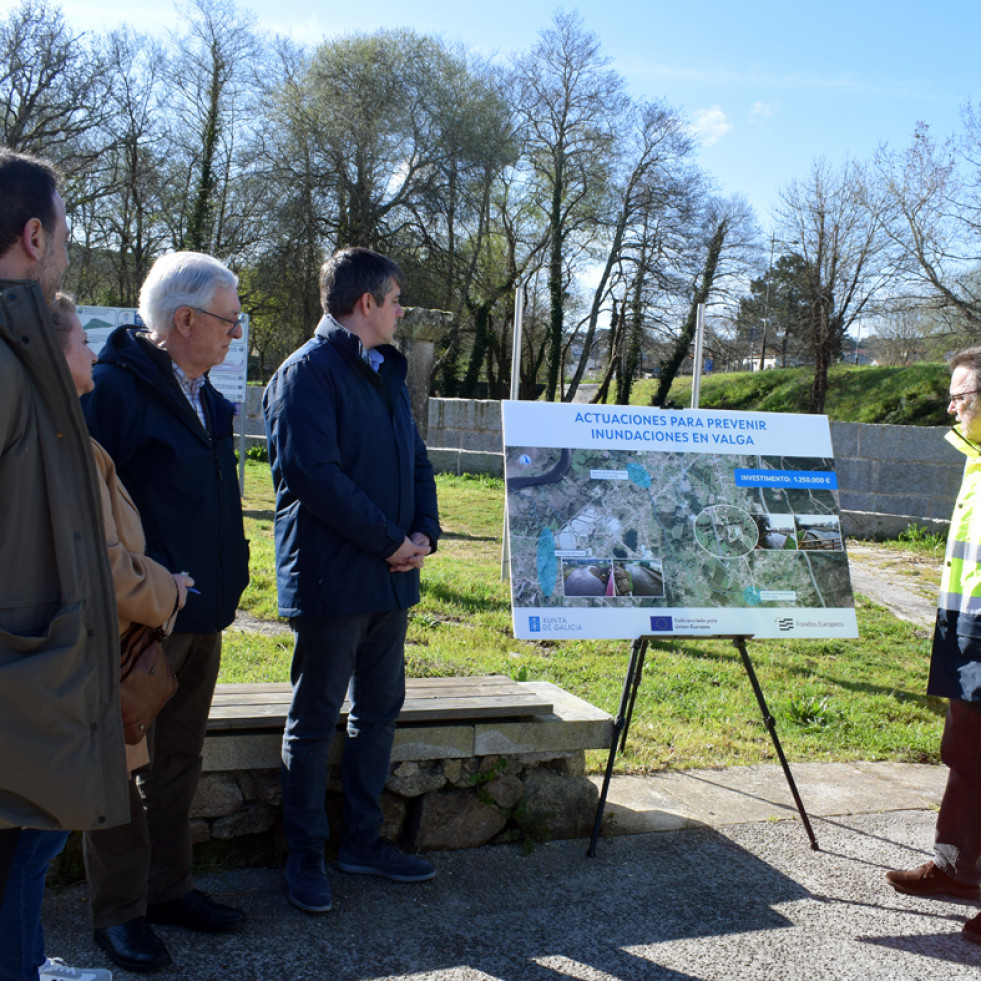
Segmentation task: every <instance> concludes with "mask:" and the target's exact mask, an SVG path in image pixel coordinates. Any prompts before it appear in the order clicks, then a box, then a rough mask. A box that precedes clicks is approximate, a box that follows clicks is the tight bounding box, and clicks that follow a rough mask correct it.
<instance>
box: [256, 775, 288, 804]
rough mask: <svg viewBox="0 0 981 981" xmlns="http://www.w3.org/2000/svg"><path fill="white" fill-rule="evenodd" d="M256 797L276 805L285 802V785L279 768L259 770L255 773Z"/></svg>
mask: <svg viewBox="0 0 981 981" xmlns="http://www.w3.org/2000/svg"><path fill="white" fill-rule="evenodd" d="M253 777H254V780H255V790H256V798H257V799H258V800H261V801H263V802H264V803H266V804H272V805H273V806H274V807H275V806H276V805H277V804H281V803H282V802H283V785H282V782H281V780H280V777H279V770H257V771H256V772H255V773H254V774H253Z"/></svg>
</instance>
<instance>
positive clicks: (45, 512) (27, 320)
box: [0, 281, 129, 829]
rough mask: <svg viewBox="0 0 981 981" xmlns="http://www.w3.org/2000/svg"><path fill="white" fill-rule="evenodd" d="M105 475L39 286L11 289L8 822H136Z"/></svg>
mask: <svg viewBox="0 0 981 981" xmlns="http://www.w3.org/2000/svg"><path fill="white" fill-rule="evenodd" d="M96 481H97V476H96V473H95V466H94V463H93V460H92V451H91V447H90V444H89V437H88V432H87V430H86V427H85V421H84V419H83V417H82V413H81V409H80V407H79V403H78V397H77V395H76V393H75V387H74V385H73V384H72V380H71V376H70V374H69V372H68V366H67V363H66V361H65V357H64V354H63V352H62V350H61V347H60V345H59V343H58V340H57V337H56V335H55V332H54V328H53V327H52V325H51V321H50V316H49V314H48V309H47V306H46V305H45V302H44V298H43V295H42V293H41V290H40V288H39V287H38V285H37V284H36V283H33V282H16V283H13V282H4V281H0V828H3V827H32V828H80V829H87V828H105V827H110V826H112V825H115V824H121V823H124V822H126V821H128V820H129V806H128V800H129V797H128V793H127V776H126V763H125V751H124V741H123V735H122V722H121V719H120V712H119V646H118V635H117V623H116V604H115V596H114V592H113V586H112V580H111V578H110V573H109V565H108V561H107V558H106V546H105V537H104V531H103V526H102V514H101V498H100V491H99V487H98V484H97V482H96Z"/></svg>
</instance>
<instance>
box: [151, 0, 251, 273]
mask: <svg viewBox="0 0 981 981" xmlns="http://www.w3.org/2000/svg"><path fill="white" fill-rule="evenodd" d="M182 13H183V17H182V20H183V23H184V25H185V31H184V33H182V34H180V35H176V36H175V37H174V38H173V42H172V43H173V48H174V53H173V56H172V66H173V68H172V75H171V80H172V85H173V92H172V96H173V98H172V101H171V105H170V110H171V111H170V119H171V127H170V131H169V141H170V151H169V157H170V163H171V167H170V174H169V182H168V183H169V186H170V187H171V189H172V192H173V196H172V200H171V202H170V207H169V209H168V210H169V212H170V214H171V216H172V221H173V229H172V238H173V244H174V247H175V248H181V249H192V250H194V251H198V252H211V253H214V254H215V255H219V256H221V257H222V258H224V259H226V260H234V259H237V260H238V261H239V262H241V261H242V260H243V259H244V258H245V256H246V255H248V254H249V252H250V250H251V249H252V248H253V247H255V246H256V245H257V244H258V238H259V236H260V235H261V226H260V222H259V215H258V214H257V210H258V209H257V208H256V207H255V205H256V197H257V195H256V182H255V181H254V180H253V179H252V162H253V159H254V154H253V153H252V152H251V149H250V147H249V145H248V144H249V142H250V137H251V135H252V130H253V128H254V127H255V125H256V122H257V118H258V111H257V110H258V107H257V100H256V94H257V93H256V88H255V85H254V75H253V69H254V67H255V66H256V64H257V63H258V62H259V61H260V52H261V49H260V46H259V43H258V39H257V37H256V35H255V33H254V31H253V25H254V20H255V18H254V17H253V15H252V14H249V13H244V12H242V11H240V10H239V9H238V8H237V7H236V5H235V3H234V0H189V2H188V4H187V6H186V7H185V8H183V10H182Z"/></svg>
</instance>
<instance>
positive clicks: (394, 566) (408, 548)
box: [385, 531, 433, 572]
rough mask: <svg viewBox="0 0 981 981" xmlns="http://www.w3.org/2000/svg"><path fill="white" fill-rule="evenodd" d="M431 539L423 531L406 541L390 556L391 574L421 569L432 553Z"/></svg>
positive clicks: (414, 533) (415, 533)
mask: <svg viewBox="0 0 981 981" xmlns="http://www.w3.org/2000/svg"><path fill="white" fill-rule="evenodd" d="M432 550H433V549H432V546H431V545H430V544H429V538H428V537H427V536H426V535H424V534H423V533H422V532H421V531H416V532H413V533H412V534H411V535H409V536H408V537H407V538H406V539H405V541H403V542H402V544H401V545H400V546H399V547H398V548H397V549H396V550H395V551H394V552H392V554H391V555H390V556H388V558H387V559H385V561H386V562H387V563H388V566H389V568H388V571H389V572H409V571H410V570H411V569H421V568H422V563H423V561H424V560H425V558H426V556H427V555H429V553H430V552H431V551H432Z"/></svg>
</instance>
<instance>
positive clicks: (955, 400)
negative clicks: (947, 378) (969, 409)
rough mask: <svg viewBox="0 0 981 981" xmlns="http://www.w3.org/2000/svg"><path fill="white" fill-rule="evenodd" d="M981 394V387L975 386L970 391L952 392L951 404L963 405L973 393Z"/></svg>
mask: <svg viewBox="0 0 981 981" xmlns="http://www.w3.org/2000/svg"><path fill="white" fill-rule="evenodd" d="M978 394H981V388H973V389H971V391H970V392H957V393H954V392H951V393H950V402H949V403H948V404H949V405H963V404H964V403H965V402H966V401H967V400H968V399H969V398H970V397H971V396H972V395H978Z"/></svg>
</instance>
